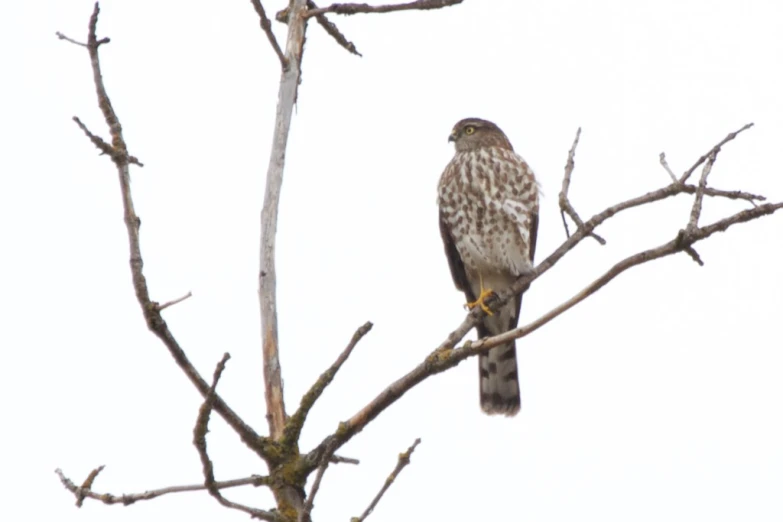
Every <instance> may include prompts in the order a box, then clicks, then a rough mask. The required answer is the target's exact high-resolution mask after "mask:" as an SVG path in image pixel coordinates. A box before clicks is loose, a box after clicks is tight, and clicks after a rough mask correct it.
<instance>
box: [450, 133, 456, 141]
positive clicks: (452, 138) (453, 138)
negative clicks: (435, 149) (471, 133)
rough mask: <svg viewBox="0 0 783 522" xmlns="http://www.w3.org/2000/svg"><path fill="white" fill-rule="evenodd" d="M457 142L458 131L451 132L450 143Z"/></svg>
mask: <svg viewBox="0 0 783 522" xmlns="http://www.w3.org/2000/svg"><path fill="white" fill-rule="evenodd" d="M452 141H457V131H451V134H449V142H452Z"/></svg>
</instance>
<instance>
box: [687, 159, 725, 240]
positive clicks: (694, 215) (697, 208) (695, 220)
mask: <svg viewBox="0 0 783 522" xmlns="http://www.w3.org/2000/svg"><path fill="white" fill-rule="evenodd" d="M717 154H718V153H717V151H716V152H712V153H711V154H710V155H709V157H708V158H707V162H706V163H705V164H704V168H702V169H701V177H700V178H699V186H698V187H697V188H696V195H695V196H694V198H693V206H692V207H691V218H690V220H688V230H696V228H697V227H698V225H699V216H701V204H702V201H704V191H705V190H706V189H707V176H709V175H710V172H712V165H713V164H714V163H715V157H716V155H717Z"/></svg>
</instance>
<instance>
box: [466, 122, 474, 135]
mask: <svg viewBox="0 0 783 522" xmlns="http://www.w3.org/2000/svg"><path fill="white" fill-rule="evenodd" d="M474 132H476V127H474V126H473V125H468V126H467V127H465V135H466V136H470V135H471V134H473V133H474Z"/></svg>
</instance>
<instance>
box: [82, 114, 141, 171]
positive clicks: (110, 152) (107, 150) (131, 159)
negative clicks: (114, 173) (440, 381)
mask: <svg viewBox="0 0 783 522" xmlns="http://www.w3.org/2000/svg"><path fill="white" fill-rule="evenodd" d="M73 121H75V122H76V125H78V126H79V128H80V129H81V130H82V132H84V134H85V135H86V136H87V137H88V138H89V139H90V141H91V142H92V143H93V145H95V146H96V147H97V148H98V150H100V151H101V153H102V154H106V155H107V156H109V157H110V158H111V159H112V161H114V162H115V163H117V162H118V161H120V162H122V161H127V162H128V163H131V164H133V165H138V166H139V167H143V166H144V164H143V163H142V162H140V161H139V160H138V159H137V158H136V157H135V156H130V155H127V157H126V155H125V154H124V153H123V152H122V151H121V150H120V149H117V148H115V147H113V146H111V145H109V144H108V143H106V141H105V140H104V139H103V138H101V137H100V136H98V135H96V134H93V133H92V132H91V131H90V129H88V128H87V126H86V125H85V124H84V123H82V120H80V119H79V118H78V117H77V116H74V117H73Z"/></svg>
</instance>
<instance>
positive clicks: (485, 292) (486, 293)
mask: <svg viewBox="0 0 783 522" xmlns="http://www.w3.org/2000/svg"><path fill="white" fill-rule="evenodd" d="M494 295H495V292H493V291H492V290H490V289H488V288H482V289H481V294H479V296H478V299H476V300H475V301H473V302H472V303H468V304H466V305H465V308H467V309H468V310H473V309H474V308H476V307H477V306H480V307H481V309H482V310H484V312H486V314H487V315H494V314H493V313H492V310H490V309H489V307H488V306H487V304H486V300H487V299H489V298H490V297H493V296H494Z"/></svg>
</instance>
